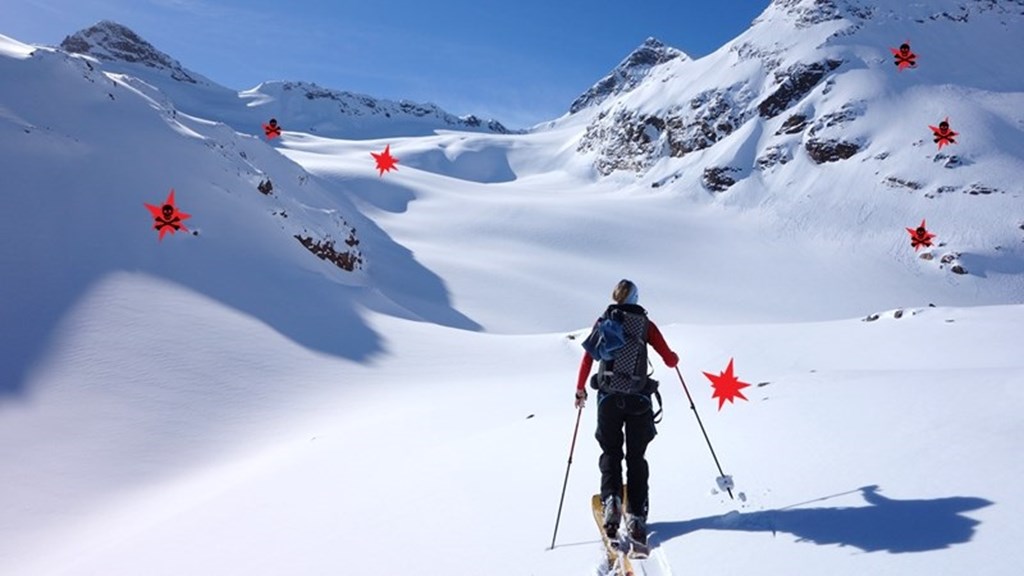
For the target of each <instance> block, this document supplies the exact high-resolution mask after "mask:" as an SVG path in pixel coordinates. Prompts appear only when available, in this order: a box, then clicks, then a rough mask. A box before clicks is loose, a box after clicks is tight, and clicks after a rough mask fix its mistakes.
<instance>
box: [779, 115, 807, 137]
mask: <svg viewBox="0 0 1024 576" xmlns="http://www.w3.org/2000/svg"><path fill="white" fill-rule="evenodd" d="M806 126H807V116H805V115H803V114H793V115H792V116H790V117H789V118H786V121H785V122H783V123H782V126H781V127H780V128H779V130H778V131H777V132H776V133H775V135H776V136H781V135H783V134H799V133H800V132H803V131H804V128H805V127H806Z"/></svg>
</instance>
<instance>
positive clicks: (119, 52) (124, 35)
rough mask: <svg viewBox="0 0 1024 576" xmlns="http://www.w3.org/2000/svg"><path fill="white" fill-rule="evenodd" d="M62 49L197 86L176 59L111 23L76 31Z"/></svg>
mask: <svg viewBox="0 0 1024 576" xmlns="http://www.w3.org/2000/svg"><path fill="white" fill-rule="evenodd" d="M60 47H61V49H62V50H64V51H65V52H70V53H73V54H86V55H88V56H92V57H94V58H96V59H98V60H105V61H110V62H126V63H129V64H141V65H143V66H147V67H149V68H155V69H157V70H165V71H168V72H170V73H171V77H172V78H174V79H175V80H179V81H182V82H189V83H191V84H195V83H197V80H196V78H195V77H194V75H193V74H190V73H189V72H187V71H186V70H185V69H184V68H182V66H181V64H180V63H179V62H178V61H177V60H175V59H173V58H171V57H170V56H168V55H167V54H164V53H163V52H161V51H159V50H157V49H156V48H155V47H154V46H153V45H152V44H150V43H149V42H146V41H145V40H144V39H142V37H141V36H139V35H138V34H136V33H135V32H134V31H133V30H132V29H130V28H128V27H127V26H124V25H123V24H118V23H117V22H113V21H110V20H102V21H100V22H98V23H96V24H94V25H93V26H90V27H89V28H86V29H84V30H79V31H78V32H75V33H74V34H72V35H70V36H68V37H66V38H64V41H63V42H61V43H60Z"/></svg>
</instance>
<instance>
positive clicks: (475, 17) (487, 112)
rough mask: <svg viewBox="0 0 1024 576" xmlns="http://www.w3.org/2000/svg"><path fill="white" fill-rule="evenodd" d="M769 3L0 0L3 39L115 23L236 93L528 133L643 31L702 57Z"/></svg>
mask: <svg viewBox="0 0 1024 576" xmlns="http://www.w3.org/2000/svg"><path fill="white" fill-rule="evenodd" d="M768 3H769V0H716V1H714V2H708V1H706V0H704V1H699V2H698V1H696V0H645V1H644V2H642V3H628V2H625V1H612V0H508V1H501V2H488V1H485V0H481V1H475V2H474V1H469V0H438V1H434V2H431V1H429V0H418V1H416V0H364V1H360V2H353V1H350V0H244V1H243V0H0V6H2V9H0V15H2V18H0V33H2V34H5V35H8V36H12V37H14V38H16V39H18V40H21V41H24V42H29V43H36V44H51V45H53V44H58V43H59V42H60V41H61V40H62V39H63V38H64V36H66V35H67V34H70V33H72V32H75V31H77V30H79V29H81V28H85V27H87V26H89V25H91V24H94V23H95V22H97V21H99V20H103V19H108V20H114V21H117V22H120V23H122V24H125V25H127V26H128V27H130V28H132V29H133V30H135V32H137V33H138V34H139V35H141V36H142V37H143V38H145V39H146V40H148V41H149V42H151V43H153V44H154V45H155V46H156V47H157V48H158V49H160V50H162V51H164V52H166V53H168V54H170V55H171V56H172V57H174V58H176V59H178V60H179V61H181V63H182V64H183V65H184V66H185V67H186V68H189V69H191V70H194V71H196V72H199V73H200V74H203V75H205V76H207V77H209V78H210V79H212V80H214V81H216V82H218V83H220V84H224V85H226V86H229V87H232V88H236V89H244V88H251V87H252V86H255V85H256V84H258V83H259V82H261V81H265V80H305V81H310V82H316V83H317V84H320V85H321V86H325V87H330V88H336V89H341V90H349V91H353V92H359V93H364V94H369V95H371V96H375V97H379V98H389V99H394V100H398V99H408V100H414V101H418V102H433V103H435V104H437V105H439V106H441V107H442V108H444V109H446V110H448V111H450V112H452V113H455V114H460V115H462V114H470V113H473V114H477V115H480V116H488V117H494V118H497V119H498V120H500V121H502V122H505V123H506V124H509V125H510V126H513V127H525V126H529V125H532V124H534V123H537V122H541V121H544V120H550V119H553V118H556V117H558V116H561V115H562V114H563V113H565V112H566V111H567V109H568V107H569V104H570V103H571V102H572V100H573V99H574V98H575V97H576V96H578V95H579V94H580V93H581V92H583V91H584V90H586V89H587V88H588V87H590V86H591V85H592V84H593V83H594V82H596V81H597V80H599V79H600V78H601V77H602V76H604V75H605V74H607V73H608V71H609V70H611V68H613V67H614V66H615V65H616V64H617V63H618V62H619V61H620V60H622V59H623V58H624V57H625V56H626V55H627V54H629V52H630V51H631V50H633V49H634V48H636V47H637V46H639V45H640V44H641V43H642V42H643V41H644V39H645V38H647V37H648V36H654V37H656V38H658V39H660V40H661V41H663V42H665V43H666V44H669V45H670V46H674V47H676V48H679V49H680V50H683V51H684V52H686V53H687V54H689V55H690V56H692V57H695V58H696V57H700V56H703V55H706V54H709V53H710V52H713V51H714V50H716V49H717V48H719V47H720V46H721V45H722V44H724V43H725V42H727V41H729V40H730V39H732V38H734V37H735V36H736V35H738V34H739V33H741V32H742V31H743V30H745V29H746V28H747V27H748V26H749V25H750V22H751V20H753V19H754V18H755V17H756V16H757V15H758V14H760V13H761V12H762V11H763V10H764V8H766V7H767V5H768ZM638 5H640V6H642V8H637V7H636V6H638ZM627 6H631V7H630V8H627Z"/></svg>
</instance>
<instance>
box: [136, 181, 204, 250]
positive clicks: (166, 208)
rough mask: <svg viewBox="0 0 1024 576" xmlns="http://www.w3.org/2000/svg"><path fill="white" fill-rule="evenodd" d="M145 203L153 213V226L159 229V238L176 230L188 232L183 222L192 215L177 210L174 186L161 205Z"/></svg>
mask: <svg viewBox="0 0 1024 576" xmlns="http://www.w3.org/2000/svg"><path fill="white" fill-rule="evenodd" d="M143 204H145V206H146V209H147V210H149V213H150V214H152V215H153V219H154V220H155V222H154V224H153V228H154V229H155V230H159V231H160V237H159V238H158V239H159V240H163V239H164V234H166V233H167V232H170V233H171V234H174V233H175V232H177V231H178V230H184V231H186V232H188V228H185V224H184V223H183V222H184V221H185V220H188V219H189V218H191V217H192V215H191V214H185V213H184V212H179V211H178V208H177V207H175V205H174V188H171V193H170V194H168V195H167V200H165V201H164V203H163V205H161V206H153V205H152V204H146V203H145V202H143Z"/></svg>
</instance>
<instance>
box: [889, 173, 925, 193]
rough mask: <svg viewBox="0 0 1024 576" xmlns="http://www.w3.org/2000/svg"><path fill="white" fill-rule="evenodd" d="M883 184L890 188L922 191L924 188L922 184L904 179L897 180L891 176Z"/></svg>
mask: <svg viewBox="0 0 1024 576" xmlns="http://www.w3.org/2000/svg"><path fill="white" fill-rule="evenodd" d="M882 183H883V184H885V185H886V186H888V187H890V188H909V189H911V190H920V189H921V188H922V187H923V185H922V184H921V183H920V182H914V181H913V180H904V179H902V178H897V177H896V176H889V177H888V178H886V179H885V180H883V181H882Z"/></svg>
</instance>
